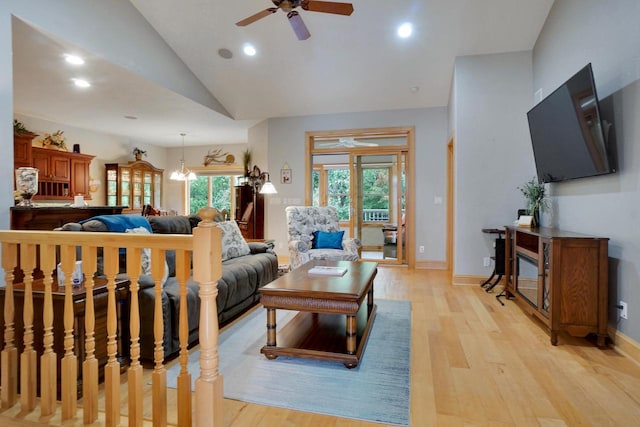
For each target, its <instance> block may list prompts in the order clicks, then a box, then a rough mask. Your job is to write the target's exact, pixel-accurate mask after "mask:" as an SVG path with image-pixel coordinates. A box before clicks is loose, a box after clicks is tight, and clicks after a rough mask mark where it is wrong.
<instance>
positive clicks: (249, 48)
mask: <svg viewBox="0 0 640 427" xmlns="http://www.w3.org/2000/svg"><path fill="white" fill-rule="evenodd" d="M242 51H243V52H244V54H245V55H247V56H255V54H256V53H257V51H256V48H255V47H253V45H252V44H250V43H247V44H245V45H244V47H243V48H242Z"/></svg>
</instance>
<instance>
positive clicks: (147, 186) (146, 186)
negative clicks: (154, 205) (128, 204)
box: [142, 172, 153, 205]
mask: <svg viewBox="0 0 640 427" xmlns="http://www.w3.org/2000/svg"><path fill="white" fill-rule="evenodd" d="M152 188H153V174H152V173H151V172H144V179H143V187H142V203H143V204H144V205H150V204H151V196H152V195H153V191H152Z"/></svg>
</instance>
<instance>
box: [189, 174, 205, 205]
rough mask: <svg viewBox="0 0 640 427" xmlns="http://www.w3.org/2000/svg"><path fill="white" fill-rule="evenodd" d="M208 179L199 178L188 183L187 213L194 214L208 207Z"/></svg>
mask: <svg viewBox="0 0 640 427" xmlns="http://www.w3.org/2000/svg"><path fill="white" fill-rule="evenodd" d="M208 191H209V178H208V177H206V176H199V177H198V179H195V180H193V181H189V213H191V214H195V213H197V212H198V209H200V208H203V207H205V206H207V205H208V201H209V200H208V195H207V193H208Z"/></svg>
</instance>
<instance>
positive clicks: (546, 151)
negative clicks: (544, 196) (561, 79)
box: [527, 64, 615, 182]
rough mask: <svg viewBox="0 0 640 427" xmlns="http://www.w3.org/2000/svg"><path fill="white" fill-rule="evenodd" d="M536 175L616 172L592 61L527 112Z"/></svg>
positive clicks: (559, 177)
mask: <svg viewBox="0 0 640 427" xmlns="http://www.w3.org/2000/svg"><path fill="white" fill-rule="evenodd" d="M527 118H528V120H529V131H530V133H531V143H532V144H533V155H534V157H535V162H536V170H537V173H538V179H540V180H541V181H543V182H558V181H564V180H568V179H575V178H582V177H586V176H594V175H603V174H607V173H612V172H615V163H614V162H613V160H612V156H611V152H610V149H609V147H608V146H607V141H606V138H605V136H604V132H603V128H602V123H601V121H600V108H599V105H598V97H597V94H596V88H595V84H594V82H593V73H592V70H591V64H588V65H587V66H585V67H584V68H583V69H582V70H580V71H578V72H577V73H576V74H575V75H573V76H572V77H571V78H570V79H569V80H567V81H566V82H565V83H564V84H563V85H562V86H560V87H559V88H558V89H556V90H555V91H554V92H553V93H551V94H550V95H549V96H547V97H546V98H545V99H543V100H542V101H540V103H539V104H538V105H536V106H535V107H533V108H532V109H531V110H530V111H529V112H528V113H527Z"/></svg>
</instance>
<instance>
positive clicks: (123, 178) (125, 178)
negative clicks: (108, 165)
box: [120, 168, 131, 207]
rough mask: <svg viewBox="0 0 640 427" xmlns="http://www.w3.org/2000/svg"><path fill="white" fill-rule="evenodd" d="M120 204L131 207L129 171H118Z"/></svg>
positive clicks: (123, 169)
mask: <svg viewBox="0 0 640 427" xmlns="http://www.w3.org/2000/svg"><path fill="white" fill-rule="evenodd" d="M120 204H121V205H123V206H128V207H131V171H130V170H129V169H125V168H122V169H120Z"/></svg>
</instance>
